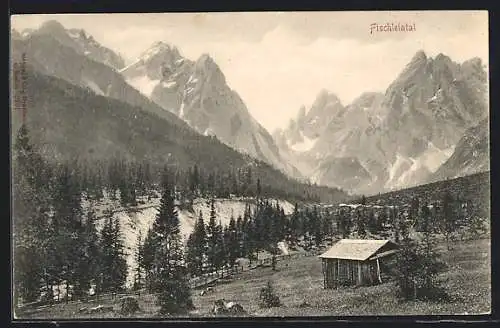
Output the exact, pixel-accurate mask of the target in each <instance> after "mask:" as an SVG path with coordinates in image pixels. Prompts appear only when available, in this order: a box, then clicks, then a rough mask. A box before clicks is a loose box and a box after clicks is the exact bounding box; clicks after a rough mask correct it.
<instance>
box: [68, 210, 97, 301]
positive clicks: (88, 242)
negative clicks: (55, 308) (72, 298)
mask: <svg viewBox="0 0 500 328" xmlns="http://www.w3.org/2000/svg"><path fill="white" fill-rule="evenodd" d="M95 218H96V217H95V212H94V210H93V209H92V208H91V209H89V211H88V212H87V216H86V219H85V223H84V224H83V229H82V230H83V231H82V234H81V236H80V240H79V243H78V244H79V250H80V252H79V255H80V258H79V261H78V263H77V268H76V281H75V291H74V293H75V295H76V296H77V297H78V296H84V295H86V293H87V291H88V290H89V289H90V286H91V283H92V282H96V280H97V277H98V275H99V272H100V266H101V262H100V260H101V249H100V247H99V235H98V233H97V229H96V227H95V223H94V221H95Z"/></svg>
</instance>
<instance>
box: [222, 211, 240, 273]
mask: <svg viewBox="0 0 500 328" xmlns="http://www.w3.org/2000/svg"><path fill="white" fill-rule="evenodd" d="M225 245H226V251H227V259H228V264H229V266H230V267H233V266H234V265H235V263H236V259H237V258H238V257H239V253H240V249H239V248H240V247H239V242H238V230H237V227H236V221H235V220H234V217H232V216H231V219H230V220H229V225H228V227H227V230H226V237H225Z"/></svg>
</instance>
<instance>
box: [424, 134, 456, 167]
mask: <svg viewBox="0 0 500 328" xmlns="http://www.w3.org/2000/svg"><path fill="white" fill-rule="evenodd" d="M454 149H455V146H451V147H449V148H447V149H444V150H441V149H439V148H438V147H436V146H435V145H434V144H433V143H432V142H430V141H429V143H428V147H427V150H426V151H425V152H424V153H423V154H422V155H421V156H420V160H421V161H422V163H423V165H425V167H427V169H428V170H429V171H430V172H435V171H436V170H437V169H438V168H439V167H440V166H441V165H442V164H443V163H444V162H446V160H447V159H448V158H450V156H451V154H453V151H454Z"/></svg>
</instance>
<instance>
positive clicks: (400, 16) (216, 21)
mask: <svg viewBox="0 0 500 328" xmlns="http://www.w3.org/2000/svg"><path fill="white" fill-rule="evenodd" d="M49 19H56V20H58V21H59V22H61V23H62V24H63V25H64V26H65V27H67V28H83V29H85V30H86V31H87V32H88V33H89V34H91V35H93V36H94V38H95V39H96V40H97V41H98V42H100V43H101V44H103V45H105V46H107V47H109V48H111V49H113V50H115V51H117V52H119V53H120V54H121V55H122V56H123V57H124V58H125V59H126V60H127V61H129V62H130V61H132V60H133V59H134V58H136V57H137V56H138V55H139V54H140V53H141V52H142V51H144V50H145V49H146V48H148V47H149V46H150V45H151V44H152V43H154V42H155V41H165V42H168V43H171V44H173V45H175V46H177V47H178V48H179V50H180V52H181V54H182V55H184V56H185V57H188V58H189V59H192V60H196V58H197V57H199V56H200V55H201V54H202V53H209V54H210V55H211V56H212V57H213V58H214V59H215V61H216V62H217V63H218V64H219V66H220V67H221V69H222V71H223V72H224V74H225V75H226V78H227V81H228V83H229V86H230V87H231V88H233V89H234V90H236V91H237V92H238V93H239V94H240V95H241V97H242V98H243V100H244V101H245V103H246V104H247V106H248V108H249V110H250V112H251V113H252V115H253V116H254V117H255V118H256V119H257V120H258V121H259V122H261V124H262V125H264V126H265V127H266V128H267V129H268V130H269V131H270V132H272V131H273V130H274V129H275V128H277V127H284V126H286V124H287V123H288V120H289V119H290V118H292V117H295V115H296V114H297V112H298V109H299V107H300V106H301V105H305V106H306V107H307V108H308V107H309V106H310V105H311V104H312V102H313V101H314V99H315V97H316V95H317V94H318V93H319V91H320V90H321V89H327V90H329V91H332V92H334V93H335V94H337V95H338V96H339V98H340V99H341V100H342V102H343V103H344V104H348V103H349V102H351V101H352V100H353V99H354V98H356V97H357V96H359V95H360V94H361V93H362V92H365V91H381V92H383V91H385V89H386V88H387V86H388V85H389V84H390V82H392V81H393V80H394V79H395V78H396V76H397V75H398V73H399V72H400V71H401V70H402V69H403V67H404V66H405V65H406V64H407V63H408V62H409V60H410V59H411V58H412V57H413V55H414V54H415V53H416V52H417V51H418V50H424V51H425V52H426V53H427V55H428V56H435V55H437V54H438V53H440V52H441V53H444V54H446V55H448V56H450V57H451V58H452V60H454V61H457V62H462V61H464V60H467V59H469V58H472V57H480V58H481V59H482V60H483V62H484V63H485V64H487V63H488V20H487V19H488V15H487V12H486V11H483V12H472V11H448V12H444V11H442V12H437V11H427V12H423V11H421V12H316V13H311V12H309V13H306V12H301V13H205V14H192V13H183V14H177V13H168V14H92V15H90V14H89V15H67V14H64V15H23V16H16V17H13V18H12V26H13V27H14V28H16V29H18V30H22V29H24V28H36V27H38V26H39V25H40V24H41V23H42V22H43V21H46V20H49ZM388 22H389V23H395V24H397V23H401V24H414V26H415V27H416V31H414V32H379V33H376V32H374V33H373V34H371V33H370V24H372V23H379V24H385V23H388Z"/></svg>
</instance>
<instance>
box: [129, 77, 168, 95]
mask: <svg viewBox="0 0 500 328" xmlns="http://www.w3.org/2000/svg"><path fill="white" fill-rule="evenodd" d="M126 81H127V83H128V84H130V85H131V86H132V87H134V88H135V89H137V90H138V91H139V92H140V93H142V94H143V95H145V96H146V97H148V98H150V97H151V94H152V93H153V90H154V88H155V87H156V86H157V85H158V83H159V82H160V80H152V79H150V78H149V77H148V76H147V75H143V76H138V77H134V78H131V79H127V80H126Z"/></svg>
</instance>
